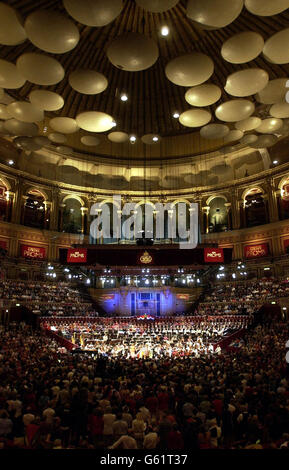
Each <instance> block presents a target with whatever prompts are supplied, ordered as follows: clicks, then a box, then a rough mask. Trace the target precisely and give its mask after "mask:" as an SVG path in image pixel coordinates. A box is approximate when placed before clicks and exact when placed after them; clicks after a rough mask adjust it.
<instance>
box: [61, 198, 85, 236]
mask: <svg viewBox="0 0 289 470" xmlns="http://www.w3.org/2000/svg"><path fill="white" fill-rule="evenodd" d="M64 204H65V208H64V211H63V232H66V233H81V228H82V220H81V219H82V216H81V207H82V206H81V203H80V201H79V200H78V199H75V198H73V197H71V198H68V199H66V200H65V202H64Z"/></svg>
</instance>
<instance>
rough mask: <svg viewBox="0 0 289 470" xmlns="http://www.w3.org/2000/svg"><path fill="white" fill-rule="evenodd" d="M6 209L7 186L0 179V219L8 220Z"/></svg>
mask: <svg viewBox="0 0 289 470" xmlns="http://www.w3.org/2000/svg"><path fill="white" fill-rule="evenodd" d="M8 209H9V207H8V198H7V187H6V185H5V183H4V182H3V181H2V180H1V179H0V220H3V221H6V222H7V221H8V218H9V214H8Z"/></svg>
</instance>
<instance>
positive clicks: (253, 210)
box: [244, 188, 268, 227]
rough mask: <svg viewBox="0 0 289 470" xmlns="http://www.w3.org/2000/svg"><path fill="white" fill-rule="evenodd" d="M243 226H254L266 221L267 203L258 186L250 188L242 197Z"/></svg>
mask: <svg viewBox="0 0 289 470" xmlns="http://www.w3.org/2000/svg"><path fill="white" fill-rule="evenodd" d="M244 216H245V217H244V219H245V220H244V223H245V227H255V226H256V225H263V224H266V223H268V211H267V204H266V200H265V197H264V194H263V191H262V190H261V189H260V188H253V189H251V190H250V191H249V192H248V193H247V194H246V196H245V199H244Z"/></svg>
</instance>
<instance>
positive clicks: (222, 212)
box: [209, 196, 229, 233]
mask: <svg viewBox="0 0 289 470" xmlns="http://www.w3.org/2000/svg"><path fill="white" fill-rule="evenodd" d="M225 204H226V199H225V198H224V197H220V196H217V197H215V198H214V199H212V200H211V201H210V203H209V207H210V210H209V232H210V233H216V232H226V231H227V230H228V222H229V221H228V210H227V207H226V206H225Z"/></svg>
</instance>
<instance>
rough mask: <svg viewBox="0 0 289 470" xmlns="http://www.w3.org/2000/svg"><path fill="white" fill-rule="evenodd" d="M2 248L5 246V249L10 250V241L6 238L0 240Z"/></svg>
mask: <svg viewBox="0 0 289 470" xmlns="http://www.w3.org/2000/svg"><path fill="white" fill-rule="evenodd" d="M0 248H3V250H8V243H7V241H6V240H0Z"/></svg>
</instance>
